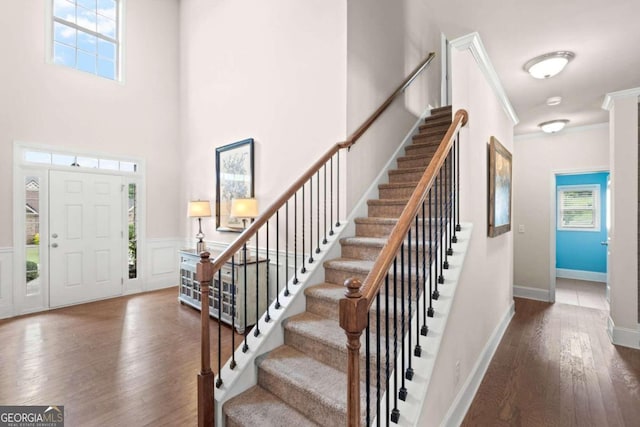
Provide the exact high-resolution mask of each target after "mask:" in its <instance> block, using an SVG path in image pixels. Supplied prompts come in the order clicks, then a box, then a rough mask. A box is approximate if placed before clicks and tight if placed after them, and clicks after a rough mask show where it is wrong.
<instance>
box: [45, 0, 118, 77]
mask: <svg viewBox="0 0 640 427" xmlns="http://www.w3.org/2000/svg"><path fill="white" fill-rule="evenodd" d="M52 1H53V13H52V31H53V37H52V41H51V42H52V46H51V52H52V61H53V62H54V63H56V64H61V65H66V66H67V67H71V68H75V69H78V70H81V71H86V72H87V73H92V74H96V75H98V76H101V77H105V78H107V79H111V80H118V79H119V72H118V71H119V68H120V64H119V62H120V61H119V58H120V31H119V29H120V13H119V10H120V5H119V3H120V2H121V1H122V0H52Z"/></svg>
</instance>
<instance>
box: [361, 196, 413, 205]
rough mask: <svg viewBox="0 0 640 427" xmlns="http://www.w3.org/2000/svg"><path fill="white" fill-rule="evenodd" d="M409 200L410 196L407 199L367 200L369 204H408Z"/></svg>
mask: <svg viewBox="0 0 640 427" xmlns="http://www.w3.org/2000/svg"><path fill="white" fill-rule="evenodd" d="M408 201H409V199H408V198H405V199H369V200H367V204H368V205H369V206H371V205H406V204H407V202H408Z"/></svg>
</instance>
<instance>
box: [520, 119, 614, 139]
mask: <svg viewBox="0 0 640 427" xmlns="http://www.w3.org/2000/svg"><path fill="white" fill-rule="evenodd" d="M605 127H606V128H607V129H608V128H609V122H604V123H595V124H592V125H584V126H572V127H570V128H566V129H563V131H562V133H560V132H556V133H545V132H542V131H541V130H540V131H537V132H530V133H521V134H519V135H514V136H513V142H517V141H523V140H527V139H536V138H557V137H558V136H561V135H564V134H567V133H575V132H587V131H590V130H596V129H600V128H605Z"/></svg>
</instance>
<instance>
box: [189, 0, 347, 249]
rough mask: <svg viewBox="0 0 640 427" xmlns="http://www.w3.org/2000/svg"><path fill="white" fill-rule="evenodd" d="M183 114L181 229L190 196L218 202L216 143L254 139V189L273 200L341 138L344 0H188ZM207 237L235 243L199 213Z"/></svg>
mask: <svg viewBox="0 0 640 427" xmlns="http://www.w3.org/2000/svg"><path fill="white" fill-rule="evenodd" d="M180 23H181V27H180V90H181V92H180V93H181V99H180V108H181V111H180V114H181V150H180V152H181V157H180V164H181V166H182V170H183V171H184V173H183V177H184V178H183V180H182V189H181V195H180V199H179V202H178V203H177V205H176V206H177V208H176V210H177V211H178V212H179V213H180V214H182V213H183V212H184V213H185V214H184V215H182V217H181V223H182V224H183V227H182V229H183V234H184V235H186V236H189V237H190V236H193V235H195V233H196V232H197V224H196V223H195V221H190V220H188V219H187V218H186V207H187V201H188V200H190V199H194V198H201V199H209V200H211V201H212V209H213V208H215V203H214V202H215V148H216V147H220V146H222V145H226V144H229V143H232V142H235V141H238V140H242V139H245V138H254V139H255V192H256V197H257V198H258V202H259V205H260V207H261V208H264V207H267V206H268V205H269V204H270V203H271V202H273V201H274V200H275V199H276V198H277V197H278V196H279V195H280V194H281V193H282V192H283V191H284V189H286V187H287V186H289V185H290V184H292V183H293V182H294V180H295V179H296V178H298V177H299V176H300V175H301V174H302V173H303V172H304V171H305V170H306V169H307V168H308V167H309V166H311V165H312V163H313V162H314V161H315V160H317V158H318V157H319V156H320V155H321V154H322V153H324V152H325V151H327V149H328V148H329V147H330V146H331V145H334V144H335V143H336V142H339V141H343V140H344V139H345V127H346V124H345V116H346V113H345V108H346V79H345V74H346V36H347V35H346V5H345V3H344V2H326V1H320V0H312V1H305V2H300V1H296V0H273V1H269V2H264V1H259V0H245V1H221V0H215V1H212V0H182V1H181V2H180ZM202 226H203V231H204V233H205V235H206V238H207V240H210V241H218V242H219V241H231V240H233V239H235V238H236V237H237V236H238V235H237V234H236V233H223V232H216V231H215V218H213V217H212V218H210V219H204V220H203V224H202Z"/></svg>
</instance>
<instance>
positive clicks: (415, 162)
mask: <svg viewBox="0 0 640 427" xmlns="http://www.w3.org/2000/svg"><path fill="white" fill-rule="evenodd" d="M434 152H435V151H434ZM432 158H433V156H428V157H418V158H411V157H409V158H402V157H400V158H399V159H398V169H404V168H419V167H425V168H426V167H427V166H428V165H429V162H430V161H431V159H432Z"/></svg>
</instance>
